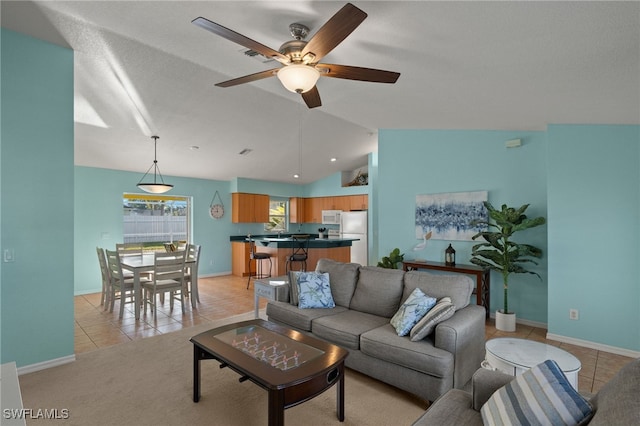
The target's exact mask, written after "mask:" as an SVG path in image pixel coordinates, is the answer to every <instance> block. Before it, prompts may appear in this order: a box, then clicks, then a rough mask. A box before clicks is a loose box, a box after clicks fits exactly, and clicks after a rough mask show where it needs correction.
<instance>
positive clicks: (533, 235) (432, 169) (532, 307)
mask: <svg viewBox="0 0 640 426" xmlns="http://www.w3.org/2000/svg"><path fill="white" fill-rule="evenodd" d="M512 139H521V140H522V146H520V147H519V148H506V147H505V142H506V141H508V140H512ZM546 146H547V138H546V133H545V132H532V131H520V132H518V131H491V130H380V131H379V142H378V177H377V179H378V182H377V185H376V190H377V197H376V202H377V211H378V213H377V215H378V217H377V221H378V235H379V238H378V245H379V247H378V251H379V253H378V254H379V256H380V257H381V256H386V255H387V254H388V253H389V252H390V251H391V250H393V249H394V248H395V247H397V248H399V249H400V251H401V252H402V253H404V255H405V259H407V260H409V259H417V258H419V259H427V260H430V261H436V262H444V250H445V249H446V247H447V246H448V244H449V243H452V245H453V247H454V248H455V250H456V262H457V263H461V264H468V263H470V262H469V259H470V257H471V247H472V245H473V244H475V242H473V241H444V240H429V241H428V243H427V247H426V249H424V250H420V251H413V248H414V247H415V246H416V244H418V243H419V242H420V241H419V240H417V239H416V231H415V206H416V196H417V195H423V194H437V193H447V192H468V191H483V190H486V191H488V192H489V201H490V202H491V203H492V204H493V205H494V206H498V207H499V206H500V205H502V204H503V203H504V204H508V205H509V206H517V207H519V206H521V205H523V204H527V203H529V204H530V205H531V206H530V207H529V209H528V210H527V215H528V216H530V217H536V216H544V217H546V216H547V194H546V187H547V183H546V149H547V148H546ZM522 239H524V241H522V242H526V243H529V244H534V245H536V246H537V247H540V248H542V251H543V253H544V256H543V258H542V259H540V262H539V265H537V266H535V265H533V268H532V269H533V270H535V271H536V272H538V273H539V274H540V276H541V277H542V281H541V280H539V279H538V278H537V277H536V276H535V275H529V274H518V275H516V276H514V277H512V278H511V280H510V288H509V307H510V309H513V310H515V311H516V312H517V315H518V318H519V319H525V320H529V321H531V322H534V323H541V324H545V323H546V322H547V264H546V262H547V255H546V252H547V228H546V226H541V227H538V228H534V229H529V230H526V231H524V232H523V233H522V234H521V236H519V238H518V239H517V240H522ZM378 260H379V259H378ZM502 298H503V292H502V281H501V277H500V275H498V274H496V273H494V272H492V274H491V295H490V305H491V308H492V310H495V309H497V308H498V307H500V305H501V303H502ZM474 299H475V297H474Z"/></svg>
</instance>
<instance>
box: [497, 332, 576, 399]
mask: <svg viewBox="0 0 640 426" xmlns="http://www.w3.org/2000/svg"><path fill="white" fill-rule="evenodd" d="M485 349H486V352H487V353H486V362H487V363H488V364H489V366H490V367H492V368H494V369H496V370H500V371H502V372H504V373H507V374H511V375H513V376H515V375H518V374H521V373H522V372H524V371H525V370H527V369H529V368H531V367H534V366H536V365H538V364H540V363H542V362H544V361H546V360H548V359H552V360H554V361H555V362H557V363H558V366H560V369H561V370H562V372H563V373H564V375H565V376H567V379H568V380H569V383H571V386H573V387H574V389H576V390H578V372H579V371H580V369H581V368H582V364H581V363H580V360H579V359H578V358H576V357H575V356H573V355H571V354H570V353H569V352H567V351H564V350H562V349H560V348H557V347H555V346H551V345H547V344H545V343H540V342H534V341H532V340H525V339H516V338H511V337H499V338H496V339H490V340H488V341H487V343H486V344H485Z"/></svg>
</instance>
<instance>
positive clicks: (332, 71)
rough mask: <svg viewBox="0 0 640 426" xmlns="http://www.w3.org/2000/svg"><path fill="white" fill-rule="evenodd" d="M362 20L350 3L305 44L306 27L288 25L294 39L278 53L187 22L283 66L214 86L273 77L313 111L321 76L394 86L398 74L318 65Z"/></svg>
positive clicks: (201, 21) (215, 27) (202, 21)
mask: <svg viewBox="0 0 640 426" xmlns="http://www.w3.org/2000/svg"><path fill="white" fill-rule="evenodd" d="M366 17H367V14H366V13H365V12H363V11H362V10H360V9H358V8H357V7H355V6H354V5H352V4H351V3H347V4H346V5H345V6H344V7H342V9H340V10H339V11H338V12H337V13H336V14H335V15H333V16H332V17H331V19H329V20H328V21H327V22H326V23H325V24H324V25H323V26H322V27H321V28H320V29H319V30H318V32H317V33H315V34H314V36H313V37H311V39H310V40H309V41H305V40H304V39H305V38H306V36H307V34H308V33H309V28H307V27H306V26H304V25H302V24H291V25H290V26H289V30H290V31H291V35H292V36H293V38H294V40H290V41H288V42H286V43H284V44H283V45H282V46H280V49H279V50H278V51H276V50H274V49H271V48H270V47H267V46H265V45H263V44H261V43H258V42H257V41H255V40H252V39H250V38H248V37H245V36H243V35H242V34H239V33H237V32H235V31H233V30H230V29H229V28H226V27H223V26H222V25H220V24H216V23H215V22H211V21H210V20H208V19H206V18H203V17H198V18H196V19H194V20H193V21H191V22H192V23H193V24H195V25H197V26H199V27H201V28H204V29H205V30H207V31H211V32H212V33H214V34H217V35H219V36H221V37H224V38H226V39H227V40H230V41H233V42H235V43H238V44H240V45H241V46H244V47H247V48H249V49H251V50H253V51H255V52H258V53H259V54H261V55H263V56H265V57H266V58H272V59H275V60H276V61H278V62H280V63H281V64H282V65H283V66H282V67H280V68H273V69H270V70H266V71H261V72H258V73H255V74H249V75H245V76H243V77H238V78H234V79H232V80H227V81H223V82H221V83H218V84H216V86H218V87H231V86H236V85H239V84H244V83H250V82H252V81H256V80H261V79H263V78H267V77H272V76H274V75H277V76H278V79H279V80H280V81H281V83H282V84H283V86H284V87H285V88H286V89H288V90H290V91H292V92H296V93H300V94H301V95H302V99H304V102H305V103H306V104H307V106H308V107H309V108H315V107H319V106H321V105H322V102H321V101H320V94H319V93H318V88H317V87H316V82H317V81H318V78H320V77H321V76H323V77H333V78H342V79H347V80H359V81H369V82H374V83H395V82H396V80H397V79H398V77H400V73H397V72H392V71H384V70H377V69H372V68H362V67H354V66H350V65H335V64H324V63H319V61H320V60H321V59H322V58H323V57H325V56H326V55H327V54H328V53H329V52H331V51H332V50H333V49H334V48H335V47H336V46H337V45H338V44H340V43H341V42H342V41H343V40H344V39H345V38H347V36H348V35H349V34H351V33H352V32H353V30H355V29H356V28H357V27H358V25H360V24H361V23H362V21H364V20H365V18H366Z"/></svg>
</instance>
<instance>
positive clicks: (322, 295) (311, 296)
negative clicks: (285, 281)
mask: <svg viewBox="0 0 640 426" xmlns="http://www.w3.org/2000/svg"><path fill="white" fill-rule="evenodd" d="M295 285H296V287H298V307H299V308H300V309H310V308H319V309H329V308H335V306H336V304H335V303H334V302H333V297H332V296H331V286H330V284H329V274H327V273H326V272H325V273H323V274H321V273H318V272H301V273H300V274H299V275H298V281H297V283H296V284H295Z"/></svg>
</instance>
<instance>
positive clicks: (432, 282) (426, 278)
mask: <svg viewBox="0 0 640 426" xmlns="http://www.w3.org/2000/svg"><path fill="white" fill-rule="evenodd" d="M416 287H419V288H420V290H422V291H423V292H424V293H425V294H428V295H429V296H432V297H435V298H436V299H438V300H439V299H441V298H442V297H446V296H448V297H450V298H451V302H452V303H453V304H454V305H455V307H456V311H457V310H459V309H462V308H464V307H465V306H467V305H468V304H469V298H470V297H471V293H472V292H473V287H474V284H473V280H472V279H471V278H469V277H467V276H465V275H461V274H457V275H445V274H432V273H429V272H424V271H409V272H407V273H406V274H405V275H404V292H403V294H402V300H403V301H404V300H406V299H407V297H409V295H410V294H411V292H412V291H413V290H414V289H415V288H416Z"/></svg>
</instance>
